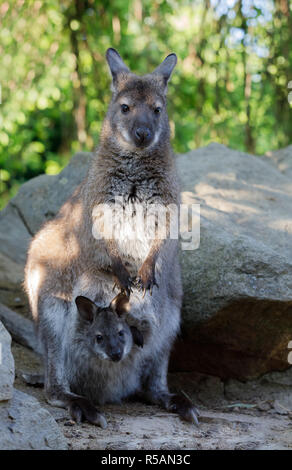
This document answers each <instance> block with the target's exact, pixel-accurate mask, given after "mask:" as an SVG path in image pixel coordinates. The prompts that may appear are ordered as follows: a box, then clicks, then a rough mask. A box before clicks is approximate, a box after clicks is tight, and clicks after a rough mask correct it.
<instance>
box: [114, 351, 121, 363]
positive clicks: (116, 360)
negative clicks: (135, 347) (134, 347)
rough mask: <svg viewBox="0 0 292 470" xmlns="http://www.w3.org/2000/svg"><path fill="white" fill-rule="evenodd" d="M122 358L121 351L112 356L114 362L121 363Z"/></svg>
mask: <svg viewBox="0 0 292 470" xmlns="http://www.w3.org/2000/svg"><path fill="white" fill-rule="evenodd" d="M121 358H122V351H121V350H120V349H119V350H118V351H115V352H113V353H112V354H111V359H112V361H114V362H118V361H120V360H121Z"/></svg>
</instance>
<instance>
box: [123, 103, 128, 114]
mask: <svg viewBox="0 0 292 470" xmlns="http://www.w3.org/2000/svg"><path fill="white" fill-rule="evenodd" d="M121 110H122V112H123V113H124V114H126V113H127V112H128V111H130V108H129V106H128V105H127V104H122V105H121Z"/></svg>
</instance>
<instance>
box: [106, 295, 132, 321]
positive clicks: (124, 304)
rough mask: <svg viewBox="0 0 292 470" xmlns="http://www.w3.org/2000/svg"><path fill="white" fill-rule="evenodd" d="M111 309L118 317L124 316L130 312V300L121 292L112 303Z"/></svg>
mask: <svg viewBox="0 0 292 470" xmlns="http://www.w3.org/2000/svg"><path fill="white" fill-rule="evenodd" d="M110 308H111V309H112V310H113V311H114V312H116V313H117V315H119V316H122V315H123V314H125V313H127V312H128V310H129V298H128V297H127V296H126V295H125V294H124V293H123V292H120V293H119V294H118V295H117V296H116V297H115V298H114V299H113V300H112V301H111V303H110Z"/></svg>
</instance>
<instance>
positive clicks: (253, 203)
mask: <svg viewBox="0 0 292 470" xmlns="http://www.w3.org/2000/svg"><path fill="white" fill-rule="evenodd" d="M279 152H281V155H282V157H279V156H276V157H275V159H278V160H277V161H280V160H281V161H284V160H285V161H288V160H289V158H290V157H289V155H290V154H291V148H290V147H288V148H287V149H282V150H281V151H279ZM279 152H278V153H279ZM278 153H277V152H274V153H273V154H274V155H276V154H278ZM286 154H287V155H288V156H285V157H283V155H286ZM288 157H289V158H288ZM90 159H91V157H90V154H77V155H75V157H73V158H72V160H71V162H70V164H69V165H68V166H67V168H65V169H64V170H63V171H62V172H61V173H60V175H57V176H45V175H43V176H40V177H38V178H35V179H33V180H31V181H29V182H28V183H26V184H24V185H23V186H22V188H21V189H20V191H19V193H18V195H17V196H16V197H15V198H13V199H12V200H11V201H10V203H9V204H8V206H7V208H6V209H4V211H2V213H1V214H0V226H1V229H0V242H1V243H0V268H1V270H2V272H1V273H0V299H1V301H2V302H3V303H5V304H8V305H9V302H12V300H11V293H12V292H13V295H14V297H15V293H16V289H17V288H18V289H19V281H20V277H21V276H22V272H23V266H24V260H25V251H26V248H27V244H28V242H29V239H30V237H31V235H32V234H34V233H35V232H36V231H37V230H38V228H39V227H40V225H41V224H42V222H43V221H45V220H48V219H49V218H51V217H53V216H54V215H55V213H56V212H57V210H58V209H59V207H60V206H61V204H62V203H63V202H64V201H65V200H66V199H67V197H68V196H69V195H70V194H71V193H72V192H73V190H74V189H75V187H76V185H77V184H78V183H79V182H80V181H81V180H82V178H83V177H84V175H85V173H86V171H87V168H88V165H89V162H90ZM270 161H273V164H270V163H269V162H270ZM275 161H276V160H275ZM275 161H274V160H271V159H269V160H268V157H265V158H264V157H255V156H252V155H248V154H245V153H242V152H238V151H235V150H231V149H228V148H227V147H225V146H223V145H220V144H211V145H209V146H207V147H204V148H201V149H198V150H195V151H192V152H189V153H188V154H185V155H179V156H178V157H177V166H178V170H179V173H180V177H181V183H182V184H181V187H182V201H183V202H184V203H187V204H190V203H195V204H200V209H201V220H200V227H201V234H200V235H201V237H200V245H199V248H198V249H196V250H186V251H182V256H181V258H182V270H183V284H184V305H183V324H182V333H183V336H182V339H181V340H179V341H177V343H176V347H175V350H174V354H173V355H172V360H171V368H172V370H181V371H199V372H202V373H207V374H210V375H215V376H220V377H222V378H227V377H233V378H237V379H246V378H253V377H257V376H260V375H262V374H265V373H267V372H269V371H273V370H274V371H275V370H278V371H281V370H285V369H287V368H288V366H289V363H288V361H287V357H288V352H289V351H288V343H289V341H291V340H292V334H291V331H292V281H291V279H292V277H291V274H292V250H291V245H292V217H291V207H292V184H291V179H290V178H289V177H288V176H287V175H288V173H287V171H288V163H287V168H286V169H285V172H286V173H287V175H286V174H284V169H283V168H282V167H281V168H282V170H281V171H283V172H281V171H279V169H278V167H277V165H276V163H275ZM289 161H290V160H289ZM281 168H280V169H281ZM1 259H2V260H4V261H2V262H1ZM6 260H9V261H8V262H7V263H6ZM6 266H7V269H6ZM15 268H16V269H15ZM7 286H8V288H7ZM1 287H2V290H1ZM8 293H9V296H10V297H9V296H8ZM13 308H14V307H13Z"/></svg>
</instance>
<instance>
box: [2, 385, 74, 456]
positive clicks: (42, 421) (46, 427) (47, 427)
mask: <svg viewBox="0 0 292 470" xmlns="http://www.w3.org/2000/svg"><path fill="white" fill-rule="evenodd" d="M0 427H1V432H0V450H65V449H67V447H68V446H67V441H66V439H65V437H64V435H63V433H62V432H61V431H60V429H59V427H58V425H57V423H56V421H55V420H54V418H53V417H52V416H51V414H50V413H49V412H48V411H47V410H45V409H44V408H42V407H41V406H40V404H39V402H38V401H37V400H36V399H35V398H33V397H31V396H29V395H27V394H26V393H23V392H20V391H19V390H14V393H13V397H12V400H10V401H9V402H8V403H6V404H5V403H0Z"/></svg>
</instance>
